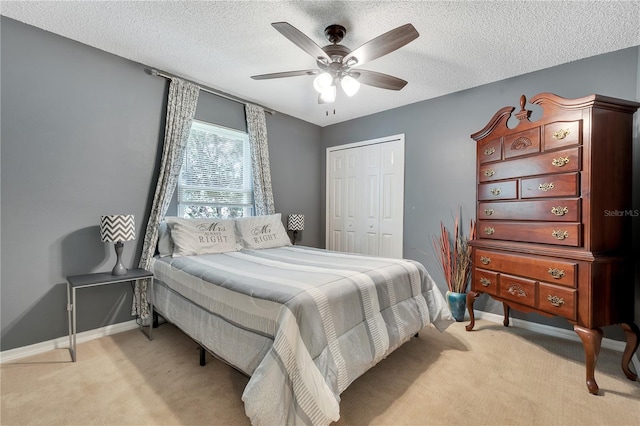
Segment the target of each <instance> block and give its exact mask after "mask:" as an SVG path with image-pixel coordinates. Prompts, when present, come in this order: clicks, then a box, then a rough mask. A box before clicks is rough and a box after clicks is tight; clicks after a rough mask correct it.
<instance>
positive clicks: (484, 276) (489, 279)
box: [472, 268, 498, 295]
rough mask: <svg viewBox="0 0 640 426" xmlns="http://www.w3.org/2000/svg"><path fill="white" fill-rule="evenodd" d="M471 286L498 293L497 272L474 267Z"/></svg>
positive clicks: (490, 292)
mask: <svg viewBox="0 0 640 426" xmlns="http://www.w3.org/2000/svg"><path fill="white" fill-rule="evenodd" d="M472 288H474V289H478V290H479V291H482V292H485V293H489V294H493V295H497V294H498V273H497V272H492V271H486V270H483V269H479V268H475V271H474V274H473V286H472Z"/></svg>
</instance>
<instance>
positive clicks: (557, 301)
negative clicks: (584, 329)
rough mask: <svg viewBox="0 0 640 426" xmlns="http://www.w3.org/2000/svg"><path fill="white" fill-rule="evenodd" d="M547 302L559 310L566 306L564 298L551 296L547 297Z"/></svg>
mask: <svg viewBox="0 0 640 426" xmlns="http://www.w3.org/2000/svg"><path fill="white" fill-rule="evenodd" d="M547 300H548V301H549V302H550V303H551V304H552V305H553V306H555V307H556V308H559V307H560V306H562V305H564V299H563V298H562V297H558V296H552V295H549V296H548V297H547Z"/></svg>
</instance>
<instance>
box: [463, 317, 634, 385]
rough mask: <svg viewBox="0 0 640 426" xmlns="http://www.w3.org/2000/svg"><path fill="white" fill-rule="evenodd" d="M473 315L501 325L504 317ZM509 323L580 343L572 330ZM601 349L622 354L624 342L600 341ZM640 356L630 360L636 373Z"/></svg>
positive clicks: (513, 320) (514, 319)
mask: <svg viewBox="0 0 640 426" xmlns="http://www.w3.org/2000/svg"><path fill="white" fill-rule="evenodd" d="M473 312H474V314H475V317H476V318H480V319H485V320H487V321H491V322H496V323H500V324H502V321H503V320H504V317H503V316H502V315H497V314H492V313H490V312H483V311H477V310H475V309H474V311H473ZM509 322H510V323H511V324H513V326H514V327H519V328H523V329H525V330H531V331H535V332H537V333H540V334H545V335H548V336H554V337H560V338H562V339H567V340H573V341H574V342H581V341H580V338H579V337H578V335H577V334H576V333H575V332H574V331H573V330H566V329H564V328H558V327H552V326H550V325H544V324H538V323H535V322H530V321H525V320H521V319H518V318H511V317H510V318H509ZM601 346H602V347H603V348H606V349H612V350H614V351H618V352H624V347H625V342H620V341H618V340H613V339H607V338H603V339H602V345H601ZM638 356H640V354H638V353H637V352H636V354H635V355H634V356H633V357H632V358H631V362H632V363H633V366H634V367H635V369H636V371H637V372H639V373H640V359H639V358H638Z"/></svg>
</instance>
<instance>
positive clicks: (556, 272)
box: [549, 268, 564, 280]
mask: <svg viewBox="0 0 640 426" xmlns="http://www.w3.org/2000/svg"><path fill="white" fill-rule="evenodd" d="M549 274H551V276H552V277H553V278H555V279H556V280H559V279H560V278H562V277H564V269H557V268H549Z"/></svg>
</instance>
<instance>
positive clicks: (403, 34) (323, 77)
mask: <svg viewBox="0 0 640 426" xmlns="http://www.w3.org/2000/svg"><path fill="white" fill-rule="evenodd" d="M271 25H272V26H273V27H274V28H275V29H276V30H278V31H279V32H280V33H281V34H282V35H283V36H285V37H286V38H288V39H289V40H290V41H291V42H293V43H294V44H295V45H296V46H298V47H299V48H301V49H302V50H304V51H305V52H307V53H308V54H309V55H311V56H312V57H313V58H314V59H315V60H316V62H317V65H318V69H308V70H298V71H286V72H277V73H272V74H261V75H254V76H251V78H253V79H254V80H266V79H272V78H284V77H296V76H302V75H315V76H316V78H315V79H314V81H313V86H314V88H315V89H316V90H317V91H318V92H319V93H320V95H319V96H318V103H331V102H333V101H334V100H335V98H336V87H337V85H338V83H340V86H341V87H342V90H343V91H344V92H345V93H346V94H347V96H353V95H355V94H356V93H357V92H358V89H359V88H360V84H366V85H369V86H374V87H379V88H382V89H389V90H400V89H402V88H403V87H404V86H405V85H406V84H407V82H406V81H405V80H402V79H400V78H398V77H394V76H391V75H388V74H382V73H379V72H375V71H368V70H363V69H360V68H357V67H359V66H360V65H363V64H365V63H367V62H371V61H373V60H374V59H378V58H379V57H381V56H384V55H386V54H388V53H391V52H393V51H394V50H397V49H399V48H401V47H402V46H404V45H405V44H408V43H410V42H411V41H413V40H415V39H416V38H418V36H419V35H420V34H418V31H416V29H415V28H414V26H413V25H411V24H405V25H402V26H400V27H398V28H395V29H393V30H391V31H388V32H386V33H384V34H382V35H380V36H378V37H376V38H374V39H372V40H370V41H368V42H367V43H365V44H363V45H362V46H360V47H358V48H357V49H355V50H353V51H352V50H350V49H349V48H348V47H346V46H343V45H341V44H340V42H341V41H342V39H343V38H344V36H345V35H346V34H347V30H346V29H345V28H344V27H343V26H342V25H337V24H334V25H329V26H328V27H327V28H325V30H324V34H325V36H326V37H327V39H328V40H329V42H330V43H331V44H329V45H326V46H324V47H320V46H318V45H317V44H316V43H315V42H314V41H313V40H311V39H310V38H309V37H307V36H306V35H304V34H303V33H302V32H301V31H300V30H298V29H297V28H295V27H294V26H293V25H291V24H289V23H287V22H274V23H273V24H271Z"/></svg>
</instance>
